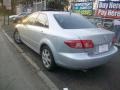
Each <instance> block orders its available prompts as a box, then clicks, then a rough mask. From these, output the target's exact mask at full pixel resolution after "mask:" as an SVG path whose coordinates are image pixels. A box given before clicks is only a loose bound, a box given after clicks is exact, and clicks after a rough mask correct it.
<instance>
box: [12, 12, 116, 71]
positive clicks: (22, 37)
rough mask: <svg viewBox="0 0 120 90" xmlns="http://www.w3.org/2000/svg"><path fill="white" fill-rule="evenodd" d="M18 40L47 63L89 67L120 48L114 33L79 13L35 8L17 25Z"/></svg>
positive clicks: (68, 66)
mask: <svg viewBox="0 0 120 90" xmlns="http://www.w3.org/2000/svg"><path fill="white" fill-rule="evenodd" d="M14 40H15V42H17V43H21V42H23V43H25V44H26V45H27V46H28V47H30V48H31V49H33V50H34V51H35V52H37V53H38V54H40V57H41V60H42V62H43V66H44V67H45V68H46V69H47V70H53V69H54V68H55V66H56V65H57V66H62V67H65V68H69V69H89V68H94V67H97V66H100V65H103V64H105V63H107V62H108V61H109V60H110V58H111V57H113V55H115V53H116V52H117V51H118V49H117V48H116V47H115V46H114V41H115V40H114V33H113V32H111V31H108V30H105V29H101V28H97V27H96V26H94V25H93V24H91V23H90V22H89V21H88V20H87V19H86V18H84V17H83V16H81V15H79V14H75V13H70V12H60V11H39V12H35V13H33V14H31V15H29V16H28V17H26V18H25V19H24V20H22V21H21V22H20V23H19V24H17V25H16V27H15V32H14Z"/></svg>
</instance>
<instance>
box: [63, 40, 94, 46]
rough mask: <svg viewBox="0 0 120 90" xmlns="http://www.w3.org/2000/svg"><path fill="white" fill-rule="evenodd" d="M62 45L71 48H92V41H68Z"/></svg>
mask: <svg viewBox="0 0 120 90" xmlns="http://www.w3.org/2000/svg"><path fill="white" fill-rule="evenodd" d="M64 43H65V44H66V45H67V46H69V47H71V48H94V44H93V42H92V40H68V41H65V42H64Z"/></svg>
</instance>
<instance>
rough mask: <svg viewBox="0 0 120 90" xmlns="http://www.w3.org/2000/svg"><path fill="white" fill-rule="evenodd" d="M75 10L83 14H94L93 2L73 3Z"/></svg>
mask: <svg viewBox="0 0 120 90" xmlns="http://www.w3.org/2000/svg"><path fill="white" fill-rule="evenodd" d="M73 11H74V12H77V13H80V14H82V15H86V16H91V15H92V14H93V2H92V1H89V2H76V3H73Z"/></svg>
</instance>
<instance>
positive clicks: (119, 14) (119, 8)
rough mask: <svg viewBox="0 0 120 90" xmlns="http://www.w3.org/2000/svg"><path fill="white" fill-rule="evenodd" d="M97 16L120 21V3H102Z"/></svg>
mask: <svg viewBox="0 0 120 90" xmlns="http://www.w3.org/2000/svg"><path fill="white" fill-rule="evenodd" d="M95 15H96V16H100V17H103V18H113V19H120V1H100V2H99V5H98V9H97V11H96V13H95Z"/></svg>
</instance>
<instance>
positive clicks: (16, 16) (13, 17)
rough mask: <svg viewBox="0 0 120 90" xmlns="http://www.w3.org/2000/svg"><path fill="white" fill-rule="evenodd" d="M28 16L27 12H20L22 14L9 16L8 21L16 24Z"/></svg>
mask: <svg viewBox="0 0 120 90" xmlns="http://www.w3.org/2000/svg"><path fill="white" fill-rule="evenodd" d="M29 14H30V13H28V12H22V13H20V14H18V15H11V16H9V19H10V21H13V22H15V23H16V22H17V21H18V20H20V19H21V18H23V17H25V16H27V15H29Z"/></svg>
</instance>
